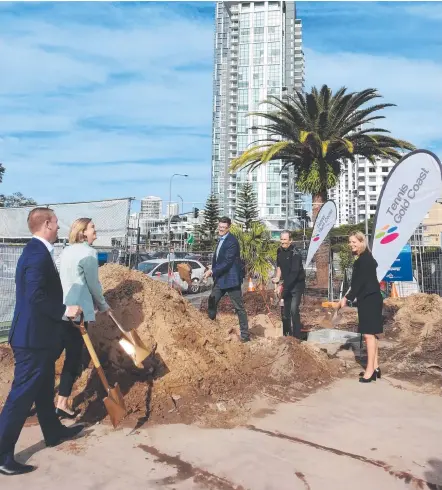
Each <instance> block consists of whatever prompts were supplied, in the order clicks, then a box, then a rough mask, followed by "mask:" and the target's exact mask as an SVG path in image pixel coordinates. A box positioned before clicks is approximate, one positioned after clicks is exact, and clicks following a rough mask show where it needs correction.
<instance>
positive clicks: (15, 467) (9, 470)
mask: <svg viewBox="0 0 442 490" xmlns="http://www.w3.org/2000/svg"><path fill="white" fill-rule="evenodd" d="M36 469H37V467H36V466H32V465H30V464H21V463H19V462H18V461H15V459H12V460H10V461H8V462H7V463H4V464H0V473H1V474H2V475H6V476H14V475H24V474H25V473H30V472H31V471H34V470H36Z"/></svg>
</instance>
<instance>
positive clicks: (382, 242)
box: [371, 150, 442, 281]
mask: <svg viewBox="0 0 442 490" xmlns="http://www.w3.org/2000/svg"><path fill="white" fill-rule="evenodd" d="M441 194H442V166H441V162H440V160H439V159H438V158H437V156H436V155H434V154H433V153H431V152H430V151H427V150H415V151H412V152H411V153H408V154H407V155H406V156H405V157H404V158H402V159H401V160H400V161H399V162H398V163H397V164H396V165H395V166H394V167H393V170H392V171H391V172H390V174H389V176H388V177H387V179H386V181H385V182H384V185H383V187H382V191H381V195H380V197H379V201H378V205H377V210H376V215H375V217H374V222H373V233H372V237H371V250H372V252H373V256H374V258H375V259H376V261H377V263H378V269H377V276H378V280H379V281H381V280H382V279H383V278H384V276H385V274H386V273H387V272H388V270H389V269H390V267H391V265H392V264H393V263H394V261H395V260H396V258H397V257H398V255H399V254H400V252H401V250H402V249H403V247H404V246H405V244H406V243H407V242H408V240H409V239H410V237H411V235H413V233H414V231H415V230H416V228H417V227H418V226H419V224H420V223H421V222H422V220H423V219H424V217H425V215H426V214H427V213H428V211H429V210H430V208H431V206H432V205H433V204H434V202H435V201H436V199H438V198H440V197H441Z"/></svg>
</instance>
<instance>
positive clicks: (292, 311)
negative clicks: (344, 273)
mask: <svg viewBox="0 0 442 490" xmlns="http://www.w3.org/2000/svg"><path fill="white" fill-rule="evenodd" d="M280 242H281V246H280V247H279V248H278V251H277V255H276V276H275V277H274V278H273V279H272V281H273V283H274V284H278V283H279V282H280V281H281V279H282V281H283V293H282V298H283V299H284V308H283V310H282V333H283V335H291V336H292V337H295V338H297V339H301V336H302V335H301V330H302V324H301V316H300V313H299V305H300V304H301V298H302V293H303V292H304V290H305V271H304V266H303V265H302V257H301V254H300V253H299V252H298V250H297V249H296V247H295V244H294V243H292V241H291V239H290V232H289V231H288V230H284V231H283V232H281V236H280Z"/></svg>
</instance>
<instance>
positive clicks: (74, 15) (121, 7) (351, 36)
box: [0, 2, 442, 208]
mask: <svg viewBox="0 0 442 490" xmlns="http://www.w3.org/2000/svg"><path fill="white" fill-rule="evenodd" d="M298 16H299V17H300V18H301V19H302V21H303V26H304V27H303V29H304V30H303V36H304V51H305V55H306V88H307V89H309V88H310V87H311V86H312V85H322V84H323V83H327V84H329V85H330V86H332V87H333V88H337V87H340V86H342V85H346V86H348V87H349V88H350V89H352V90H360V89H363V88H367V87H375V88H378V89H379V90H380V92H381V93H382V94H383V95H384V96H385V99H386V101H388V102H393V103H396V104H397V105H398V107H397V108H392V109H389V110H388V111H386V116H387V119H386V120H385V122H384V126H385V127H387V128H388V129H391V130H392V132H393V134H394V135H395V136H397V137H401V138H405V139H409V140H411V141H412V142H414V143H415V144H416V145H417V146H419V147H423V148H428V149H431V150H433V151H435V152H437V153H439V154H440V153H441V151H442V121H441V117H440V107H442V43H441V41H440V32H442V2H431V3H430V2H420V3H417V2H416V3H413V2H410V3H409V2H406V3H402V2H391V3H390V2H325V3H323V2H299V3H298ZM213 17H214V4H212V3H203V2H200V3H199V2H198V3H197V2H194V3H179V2H171V3H169V2H161V3H153V2H144V3H141V2H134V3H102V2H98V3H83V2H79V3H42V4H38V3H0V59H1V68H2V69H1V76H0V113H1V117H0V161H1V162H3V163H4V166H5V167H6V174H5V177H4V181H3V184H1V185H0V193H5V194H9V193H12V192H16V191H20V192H22V193H23V194H25V195H28V196H32V197H33V198H34V199H36V200H37V201H40V202H48V201H52V202H57V201H59V202H69V201H77V200H83V199H84V200H88V199H91V200H93V199H103V198H113V197H126V196H134V197H137V198H140V197H142V196H145V195H160V196H161V197H163V199H165V200H166V199H168V193H169V190H168V189H169V177H170V175H172V174H173V173H175V172H179V173H188V174H189V179H181V178H180V179H178V178H177V179H176V180H174V191H173V198H174V199H176V194H180V195H181V196H182V197H183V198H184V201H186V202H187V203H188V204H187V205H186V206H185V207H187V208H190V207H191V206H192V204H191V203H192V202H194V203H198V202H202V201H205V199H206V197H207V195H208V193H209V191H210V156H211V118H212V59H213ZM199 207H200V206H199Z"/></svg>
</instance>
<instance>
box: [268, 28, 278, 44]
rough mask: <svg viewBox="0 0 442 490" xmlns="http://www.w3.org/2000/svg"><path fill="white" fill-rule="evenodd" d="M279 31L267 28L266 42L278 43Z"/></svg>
mask: <svg viewBox="0 0 442 490" xmlns="http://www.w3.org/2000/svg"><path fill="white" fill-rule="evenodd" d="M278 40H279V29H278V28H277V27H267V41H278Z"/></svg>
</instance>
